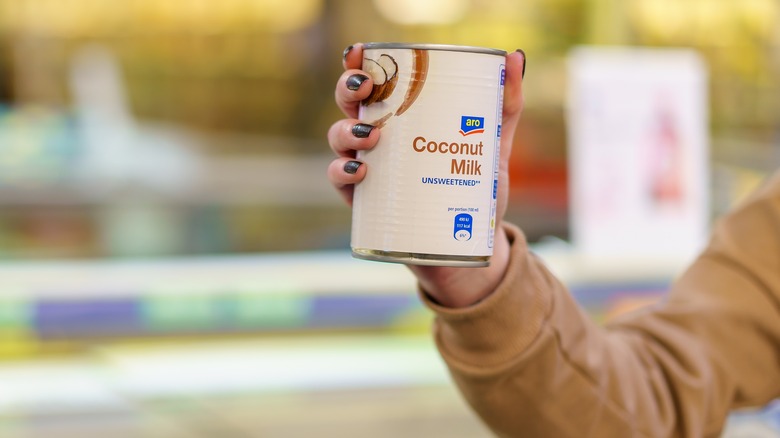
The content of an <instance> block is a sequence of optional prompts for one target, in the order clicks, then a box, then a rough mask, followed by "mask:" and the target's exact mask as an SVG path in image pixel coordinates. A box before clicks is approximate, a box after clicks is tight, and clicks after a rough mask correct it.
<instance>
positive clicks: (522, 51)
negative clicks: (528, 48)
mask: <svg viewBox="0 0 780 438" xmlns="http://www.w3.org/2000/svg"><path fill="white" fill-rule="evenodd" d="M515 52H520V53H522V54H523V73H522V75H521V77H523V78H525V66H526V64H528V58H526V57H525V51H524V50H523V49H517V50H515Z"/></svg>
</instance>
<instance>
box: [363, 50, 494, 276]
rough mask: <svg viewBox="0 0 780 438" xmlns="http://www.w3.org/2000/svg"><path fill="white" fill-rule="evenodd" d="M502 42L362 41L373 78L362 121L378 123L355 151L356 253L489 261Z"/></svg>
mask: <svg viewBox="0 0 780 438" xmlns="http://www.w3.org/2000/svg"><path fill="white" fill-rule="evenodd" d="M505 67H506V52H505V51H502V50H497V49H487V48H480V47H469V46H452V45H438V44H400V43H368V44H365V45H364V46H363V64H362V69H363V70H364V71H366V72H367V73H368V74H369V75H370V76H371V78H372V79H373V83H374V85H373V90H372V92H371V95H369V97H368V98H366V99H365V100H364V101H363V102H362V103H361V105H360V110H359V118H360V120H361V122H363V123H368V124H372V125H374V126H376V127H378V128H381V134H380V139H379V143H378V144H377V145H376V147H374V148H373V149H372V150H370V151H359V152H358V154H357V158H358V159H359V160H360V161H362V162H363V163H365V165H366V166H367V173H366V178H365V179H364V180H363V181H362V182H361V183H359V184H357V185H356V186H355V192H354V199H353V213H352V242H351V246H352V254H353V256H354V257H357V258H361V259H369V260H377V261H385V262H396V263H405V264H417V265H434V266H473V267H479V266H487V265H488V264H489V262H490V257H491V256H492V254H493V238H494V232H495V223H496V191H497V188H498V164H499V142H500V138H501V111H502V104H503V95H504V79H505V75H506V74H505Z"/></svg>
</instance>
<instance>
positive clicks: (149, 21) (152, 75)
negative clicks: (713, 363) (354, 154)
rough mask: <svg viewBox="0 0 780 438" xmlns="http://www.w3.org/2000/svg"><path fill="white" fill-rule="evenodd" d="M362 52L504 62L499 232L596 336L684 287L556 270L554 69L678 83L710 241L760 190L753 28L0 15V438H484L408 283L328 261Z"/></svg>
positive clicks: (381, 3) (770, 17)
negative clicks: (656, 68) (687, 107)
mask: <svg viewBox="0 0 780 438" xmlns="http://www.w3.org/2000/svg"><path fill="white" fill-rule="evenodd" d="M357 41H364V42H365V41H401V42H425V43H443V44H459V45H474V46H485V47H496V48H501V49H505V50H508V51H513V50H515V49H517V48H522V49H524V50H525V52H526V54H527V57H528V60H529V61H528V70H527V74H526V77H525V87H524V89H525V94H526V106H525V112H524V115H523V119H522V122H521V126H520V128H519V131H518V135H517V137H516V138H515V139H514V149H513V157H512V161H511V172H512V181H511V189H512V192H511V201H510V205H511V208H510V211H509V214H508V218H509V220H511V221H512V222H515V223H517V224H519V225H521V226H522V227H523V229H524V230H525V232H526V233H527V235H528V238H529V240H530V241H531V242H532V243H533V244H534V247H535V249H536V250H537V251H538V252H540V253H541V254H542V255H543V256H545V257H546V259H547V260H548V263H549V264H550V265H551V268H552V269H553V270H554V271H556V272H557V273H558V274H559V275H560V276H561V277H562V278H563V279H564V280H566V281H567V282H569V284H571V287H572V292H573V293H574V295H575V296H576V297H577V299H578V300H580V301H581V302H582V303H583V305H584V306H585V308H586V309H587V310H588V311H589V312H591V313H592V315H593V316H594V318H596V319H597V320H599V321H601V320H603V319H604V318H606V317H609V316H610V315H613V314H616V313H619V312H624V311H629V310H631V309H634V308H636V307H637V306H641V305H644V304H646V303H649V302H653V301H655V300H657V299H658V298H659V297H660V296H662V295H663V293H664V291H665V290H666V287H667V286H668V284H669V282H670V281H671V279H672V278H673V277H674V275H676V274H677V273H678V272H679V269H681V265H678V264H674V263H672V264H668V263H667V264H664V263H660V264H658V265H652V266H646V265H645V266H643V267H642V268H637V267H636V266H635V265H632V266H631V267H630V269H623V270H618V271H620V275H619V276H618V275H616V274H614V272H615V271H616V270H615V269H614V267H613V266H608V267H604V266H601V267H600V268H599V267H595V268H594V265H592V264H589V263H588V261H587V260H586V259H583V258H582V257H577V256H574V255H572V254H573V253H574V252H576V251H574V250H573V249H572V246H571V245H570V242H571V229H572V227H571V223H570V222H571V220H570V217H571V215H570V206H571V203H572V200H571V196H570V193H571V189H570V188H571V187H572V181H570V172H569V164H568V160H569V158H570V157H569V154H568V152H567V151H569V149H570V147H571V141H570V140H568V139H567V108H568V105H569V103H570V102H569V96H568V95H567V90H568V85H569V84H570V79H571V77H570V76H571V74H570V73H571V70H570V64H569V61H570V57H571V53H572V51H573V50H575V49H576V48H577V47H580V46H591V47H593V46H596V47H614V46H621V47H622V46H631V47H654V48H685V49H687V50H692V51H693V52H694V53H696V54H697V56H699V57H700V59H701V60H702V62H703V65H704V66H705V68H706V72H707V75H706V94H707V100H706V104H707V107H706V114H704V115H703V116H702V117H706V119H703V121H704V125H703V126H704V127H705V129H706V136H707V141H706V147H707V158H706V163H703V164H705V165H706V167H705V168H706V172H705V173H706V175H703V176H702V178H703V179H702V181H705V182H706V189H707V193H706V196H705V197H706V199H707V200H708V202H707V204H706V205H707V207H706V208H707V210H706V215H707V218H713V217H715V216H717V215H718V214H721V213H723V212H724V211H726V210H727V209H728V208H730V207H731V206H732V205H734V203H736V202H738V201H739V199H741V198H742V197H743V196H744V195H745V194H746V193H747V192H748V191H749V190H751V189H752V188H754V187H755V186H756V185H757V184H759V183H760V181H761V180H762V178H763V177H765V176H766V175H767V174H768V173H769V172H771V171H772V170H773V169H775V168H777V167H778V165H780V79H778V78H780V3H778V2H776V1H775V0H740V1H736V0H686V1H679V0H676V1H675V0H546V1H542V0H524V1H517V0H490V1H488V0H431V1H427V2H419V1H413V0H396V1H389V0H372V1H357V0H297V1H294V2H293V1H281V0H222V1H219V2H214V1H207V0H126V1H122V2H111V1H107V0H70V1H67V2H62V1H57V0H0V259H2V262H0V436H3V437H48V436H57V437H70V436H73V437H76V436H78V437H91V436H112V437H122V436H127V437H147V436H149V437H211V436H219V437H290V436H312V435H317V436H372V437H374V436H380V437H381V436H388V437H389V436H420V437H422V436H426V437H427V436H447V437H458V436H463V437H479V436H489V433H488V432H487V430H486V429H485V428H484V427H483V426H482V425H481V424H480V423H479V421H478V420H477V419H476V417H475V416H474V415H473V414H472V413H471V412H470V411H469V410H468V408H467V407H466V406H465V404H464V403H463V402H462V400H461V399H460V397H459V395H458V394H457V392H456V391H455V390H454V389H453V387H452V385H451V383H450V381H449V380H448V377H447V374H446V371H445V369H444V367H443V365H442V363H441V361H440V359H439V358H438V356H437V353H436V352H435V349H434V348H433V345H432V340H431V337H430V334H429V330H430V324H431V315H430V314H429V312H427V311H426V310H425V309H423V308H422V307H421V306H420V304H419V302H418V300H417V298H416V295H415V294H416V289H415V284H414V280H413V278H411V276H410V275H409V274H408V272H407V271H406V270H405V269H404V268H403V267H400V266H395V265H385V264H377V263H370V262H359V261H354V260H352V259H351V258H350V256H349V232H350V210H349V209H348V208H347V207H346V206H345V205H343V203H342V202H341V201H340V199H339V198H338V196H337V195H336V193H335V192H334V191H333V190H332V189H331V188H330V186H329V184H328V183H327V180H326V178H325V169H326V167H327V164H328V162H329V161H330V160H331V158H332V155H331V152H330V150H329V148H328V145H327V142H326V140H325V133H326V131H327V129H328V127H329V126H330V124H331V123H333V122H334V121H335V120H337V119H339V118H340V117H341V115H340V113H339V111H338V109H337V108H336V106H335V104H334V103H333V88H334V85H335V82H336V80H337V78H338V77H339V75H340V74H341V71H342V66H341V54H342V50H343V49H344V48H345V47H346V46H348V45H350V44H352V43H354V42H357ZM726 436H731V437H738V436H752V437H755V436H759V437H763V436H768V437H776V436H780V408H777V407H775V408H774V409H773V408H772V407H771V406H770V408H769V409H767V410H763V411H761V412H756V413H745V414H739V415H735V416H734V417H733V420H732V421H731V422H730V423H729V429H728V430H727V432H726Z"/></svg>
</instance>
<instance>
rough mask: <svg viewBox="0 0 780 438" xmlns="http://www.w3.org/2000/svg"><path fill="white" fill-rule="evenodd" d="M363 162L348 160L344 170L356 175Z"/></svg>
mask: <svg viewBox="0 0 780 438" xmlns="http://www.w3.org/2000/svg"><path fill="white" fill-rule="evenodd" d="M362 164H363V163H361V162H360V161H347V164H345V165H344V172H347V173H348V174H350V175H354V174H356V173H357V171H358V169H360V166H361V165H362Z"/></svg>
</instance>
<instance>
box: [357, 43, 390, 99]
mask: <svg viewBox="0 0 780 438" xmlns="http://www.w3.org/2000/svg"><path fill="white" fill-rule="evenodd" d="M363 70H365V71H366V73H368V74H369V75H370V76H371V79H373V81H374V88H373V89H372V90H371V94H369V95H368V97H367V98H365V99H364V100H363V105H371V104H372V103H376V102H382V101H383V100H385V99H387V98H388V97H390V95H391V94H393V90H395V86H396V84H397V83H398V63H397V62H395V59H394V58H393V57H392V56H390V55H388V54H386V53H383V54H381V55H379V57H378V58H376V59H371V58H364V59H363Z"/></svg>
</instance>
